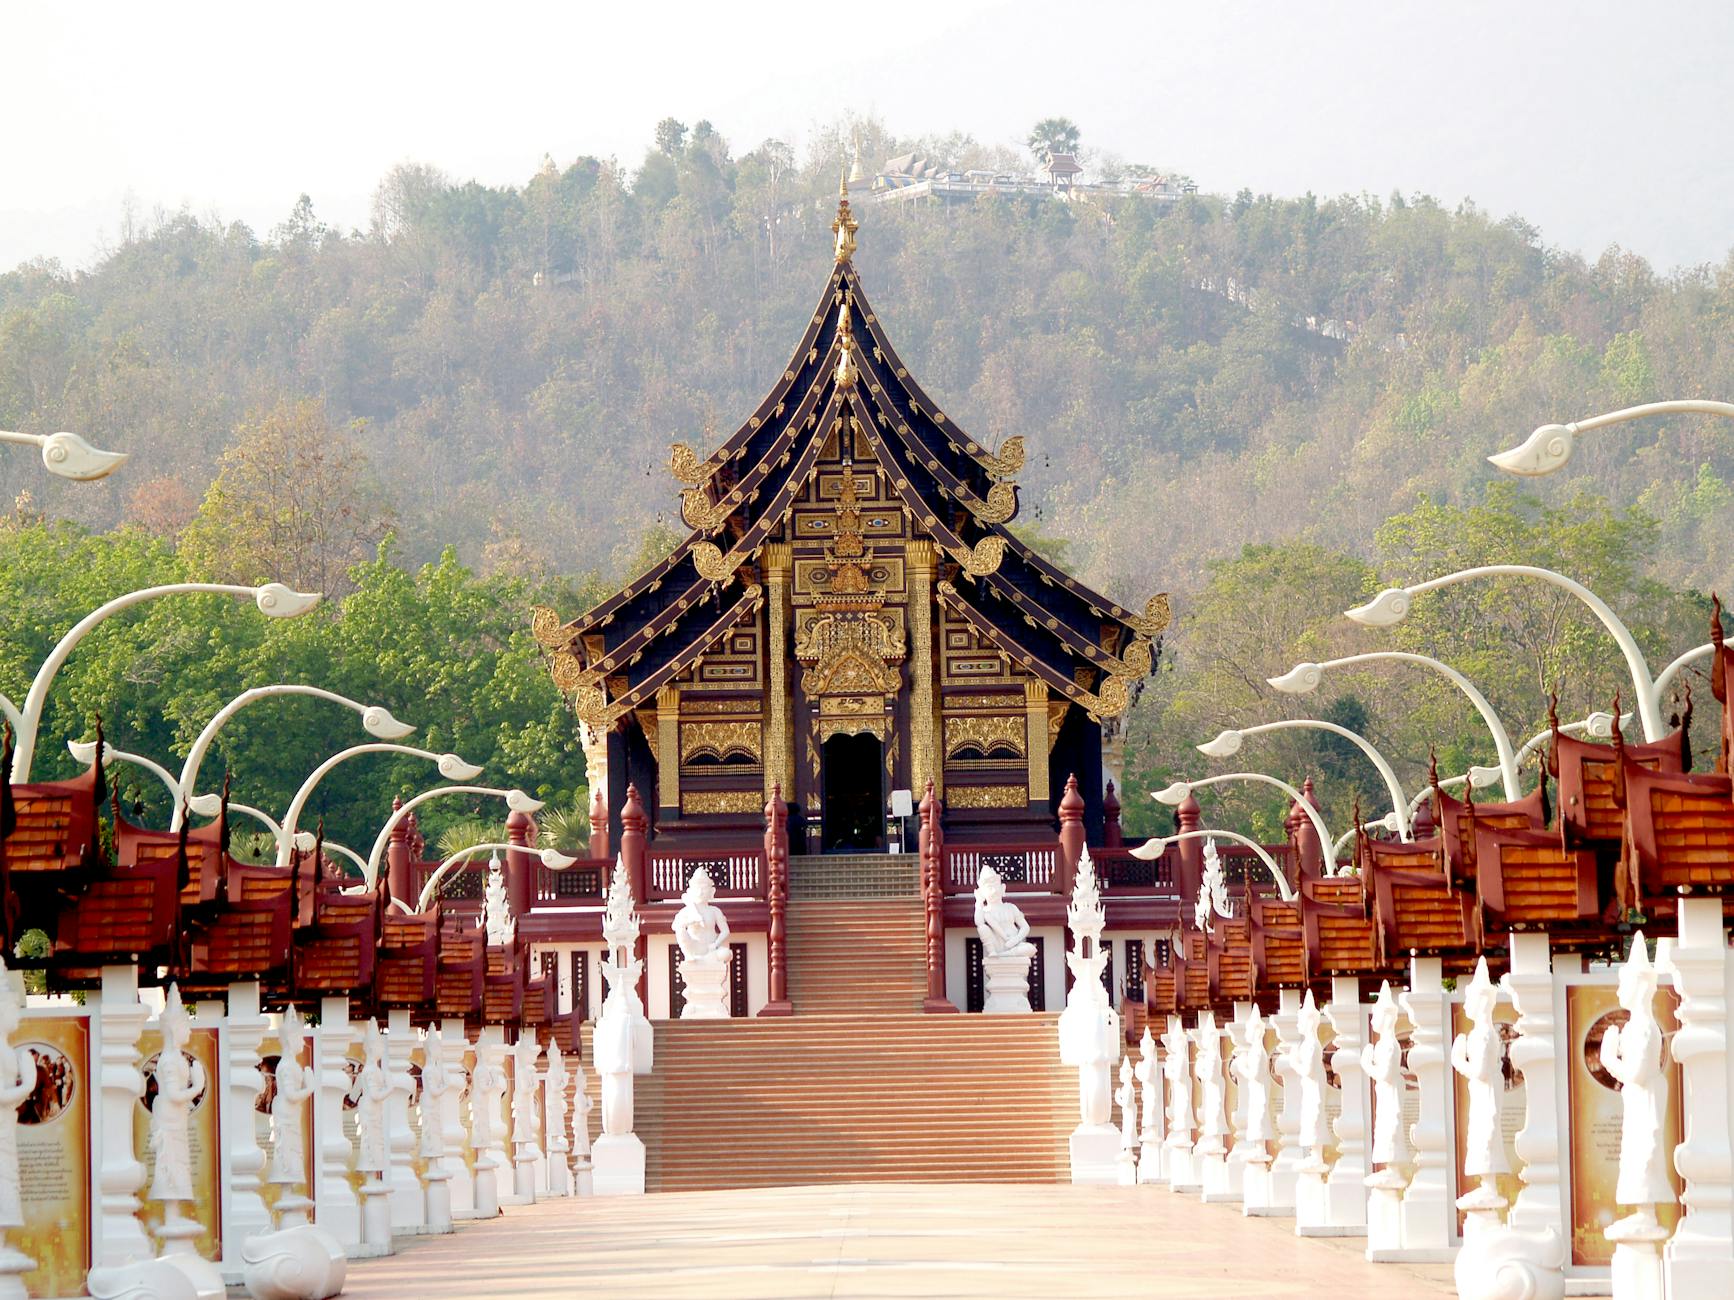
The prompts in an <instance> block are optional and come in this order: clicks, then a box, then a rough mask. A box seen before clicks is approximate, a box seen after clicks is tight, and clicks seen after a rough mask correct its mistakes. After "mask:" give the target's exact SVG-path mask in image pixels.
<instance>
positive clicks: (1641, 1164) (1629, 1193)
mask: <svg viewBox="0 0 1734 1300" xmlns="http://www.w3.org/2000/svg"><path fill="white" fill-rule="evenodd" d="M1656 983H1657V971H1656V968H1655V966H1654V964H1653V963H1652V962H1651V961H1650V953H1649V949H1648V947H1646V945H1645V942H1644V935H1643V932H1642V931H1638V932H1637V933H1635V934H1633V935H1632V950H1631V954H1630V956H1628V957H1627V958H1626V962H1625V965H1623V966H1621V967H1620V985H1619V999H1620V1006H1621V1007H1622V1008H1623V1009H1624V1010H1625V1012H1626V1014H1627V1016H1628V1019H1627V1020H1626V1023H1625V1024H1624V1025H1615V1026H1612V1027H1610V1028H1609V1029H1608V1031H1607V1033H1606V1034H1605V1035H1604V1036H1603V1037H1602V1046H1601V1059H1602V1064H1603V1065H1604V1066H1605V1067H1606V1068H1607V1072H1608V1073H1609V1074H1611V1075H1613V1076H1614V1078H1615V1079H1617V1080H1619V1083H1620V1173H1619V1179H1618V1181H1617V1183H1616V1185H1615V1188H1614V1200H1616V1201H1617V1202H1619V1204H1621V1205H1629V1206H1631V1207H1632V1213H1630V1214H1628V1215H1627V1216H1626V1217H1625V1218H1623V1219H1620V1220H1618V1221H1617V1222H1615V1223H1614V1224H1612V1225H1611V1226H1610V1227H1609V1228H1608V1229H1607V1233H1606V1235H1607V1237H1608V1239H1609V1240H1610V1241H1618V1242H1626V1241H1631V1242H1642V1241H1645V1240H1648V1239H1650V1234H1651V1233H1652V1232H1659V1231H1661V1230H1660V1229H1659V1227H1658V1225H1657V1219H1656V1206H1657V1205H1658V1204H1671V1203H1672V1202H1673V1200H1674V1189H1673V1185H1672V1184H1671V1183H1670V1182H1669V1180H1668V1165H1667V1159H1668V1147H1667V1144H1666V1142H1665V1141H1664V1135H1665V1134H1666V1132H1667V1128H1666V1123H1667V1113H1668V1076H1667V1074H1666V1072H1665V1071H1664V1070H1663V1068H1662V1027H1661V1025H1660V1024H1659V1023H1657V1021H1656V1012H1655V996H1656ZM1662 1235H1663V1236H1665V1235H1666V1233H1665V1232H1664V1233H1662Z"/></svg>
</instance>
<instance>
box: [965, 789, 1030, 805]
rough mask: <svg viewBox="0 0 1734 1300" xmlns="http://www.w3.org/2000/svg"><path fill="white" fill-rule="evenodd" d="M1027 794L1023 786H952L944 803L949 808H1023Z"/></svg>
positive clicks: (1026, 803)
mask: <svg viewBox="0 0 1734 1300" xmlns="http://www.w3.org/2000/svg"><path fill="white" fill-rule="evenodd" d="M1029 794H1030V792H1029V787H1028V786H1023V785H954V786H952V787H951V789H950V790H948V791H947V792H946V795H945V803H946V806H947V807H949V808H1025V807H1028V806H1029V802H1030V798H1029Z"/></svg>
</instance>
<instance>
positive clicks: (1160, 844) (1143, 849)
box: [1132, 831, 1294, 902]
mask: <svg viewBox="0 0 1734 1300" xmlns="http://www.w3.org/2000/svg"><path fill="white" fill-rule="evenodd" d="M1204 839H1225V840H1233V841H1234V842H1235V843H1236V844H1244V845H1246V847H1247V848H1249V849H1251V850H1252V851H1253V852H1254V853H1256V854H1258V859H1259V861H1260V862H1262V863H1264V865H1265V869H1266V870H1268V871H1269V872H1270V878H1271V879H1272V880H1273V881H1275V882H1276V892H1277V893H1278V894H1280V895H1281V896H1282V899H1283V901H1284V902H1289V901H1291V900H1292V899H1293V898H1294V890H1292V889H1290V888H1289V884H1288V877H1287V876H1285V875H1283V873H1282V868H1281V867H1279V866H1277V865H1276V859H1275V858H1273V857H1271V856H1270V854H1269V853H1268V852H1266V850H1265V847H1264V845H1262V844H1260V843H1259V842H1258V841H1257V840H1254V839H1249V838H1247V837H1246V836H1245V835H1238V834H1236V833H1235V832H1234V831H1181V832H1180V833H1179V834H1177V835H1164V836H1162V837H1161V838H1160V839H1152V840H1146V841H1144V843H1143V844H1141V845H1139V846H1138V847H1137V848H1135V849H1133V850H1132V856H1133V857H1135V858H1138V859H1140V860H1142V861H1144V862H1153V861H1155V860H1156V859H1157V858H1159V857H1161V856H1162V851H1163V850H1164V849H1166V848H1167V847H1168V846H1169V845H1170V844H1177V843H1179V842H1180V841H1181V840H1204Z"/></svg>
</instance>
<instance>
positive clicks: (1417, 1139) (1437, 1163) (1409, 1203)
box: [1397, 957, 1457, 1260]
mask: <svg viewBox="0 0 1734 1300" xmlns="http://www.w3.org/2000/svg"><path fill="white" fill-rule="evenodd" d="M1444 978H1445V977H1444V967H1443V963H1442V962H1441V961H1440V959H1439V958H1437V957H1411V958H1410V959H1409V987H1408V990H1407V991H1406V992H1404V993H1403V994H1402V996H1401V997H1399V998H1398V999H1397V1001H1398V1005H1399V1006H1400V1007H1402V1009H1403V1014H1404V1015H1406V1016H1408V1017H1409V1023H1410V1024H1411V1025H1413V1026H1414V1027H1415V1032H1414V1037H1413V1039H1412V1040H1411V1041H1410V1046H1409V1070H1410V1072H1411V1073H1413V1074H1414V1076H1415V1090H1416V1093H1417V1101H1418V1103H1419V1106H1418V1109H1417V1112H1416V1119H1415V1124H1414V1126H1413V1128H1412V1129H1411V1131H1410V1139H1411V1140H1412V1141H1413V1142H1414V1145H1415V1172H1414V1175H1413V1176H1412V1177H1411V1178H1410V1179H1409V1186H1408V1188H1407V1189H1405V1191H1404V1192H1403V1204H1402V1207H1401V1209H1400V1211H1399V1215H1398V1218H1399V1222H1400V1223H1401V1224H1402V1234H1403V1248H1402V1249H1403V1257H1404V1258H1405V1259H1410V1260H1425V1259H1439V1260H1443V1259H1449V1258H1450V1253H1451V1241H1452V1237H1453V1235H1454V1230H1455V1228H1456V1226H1457V1208H1456V1204H1455V1201H1454V1199H1453V1197H1452V1195H1451V1181H1452V1179H1451V1143H1452V1135H1451V1088H1452V1083H1451V1078H1450V1073H1449V1070H1448V1069H1447V1065H1446V1058H1445V1024H1446V1014H1447V1012H1448V1010H1449V1002H1448V1000H1447V998H1446V996H1445V983H1444Z"/></svg>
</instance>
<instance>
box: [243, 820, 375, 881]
mask: <svg viewBox="0 0 1734 1300" xmlns="http://www.w3.org/2000/svg"><path fill="white" fill-rule="evenodd" d="M230 807H234V805H233V804H231V805H230ZM316 846H317V847H322V848H325V849H329V850H330V851H331V852H332V853H337V854H341V855H342V856H343V857H346V858H348V859H349V860H350V861H351V862H353V863H354V864H355V865H356V866H357V867H359V868H360V869H361V871H362V873H363V874H365V873H366V871H367V859H366V858H364V857H362V856H361V854H359V853H357V852H356V851H355V850H354V849H352V848H350V847H349V846H348V845H347V844H339V843H338V842H337V841H336V840H323V841H321V840H320V839H319V838H318V837H317V836H315V835H314V834H313V832H312V831H297V832H296V833H295V847H296V848H298V849H300V850H301V851H302V852H303V853H311V852H312V851H313V849H314V848H315V847H316ZM345 892H348V893H354V892H356V891H355V890H348V891H345Z"/></svg>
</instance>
